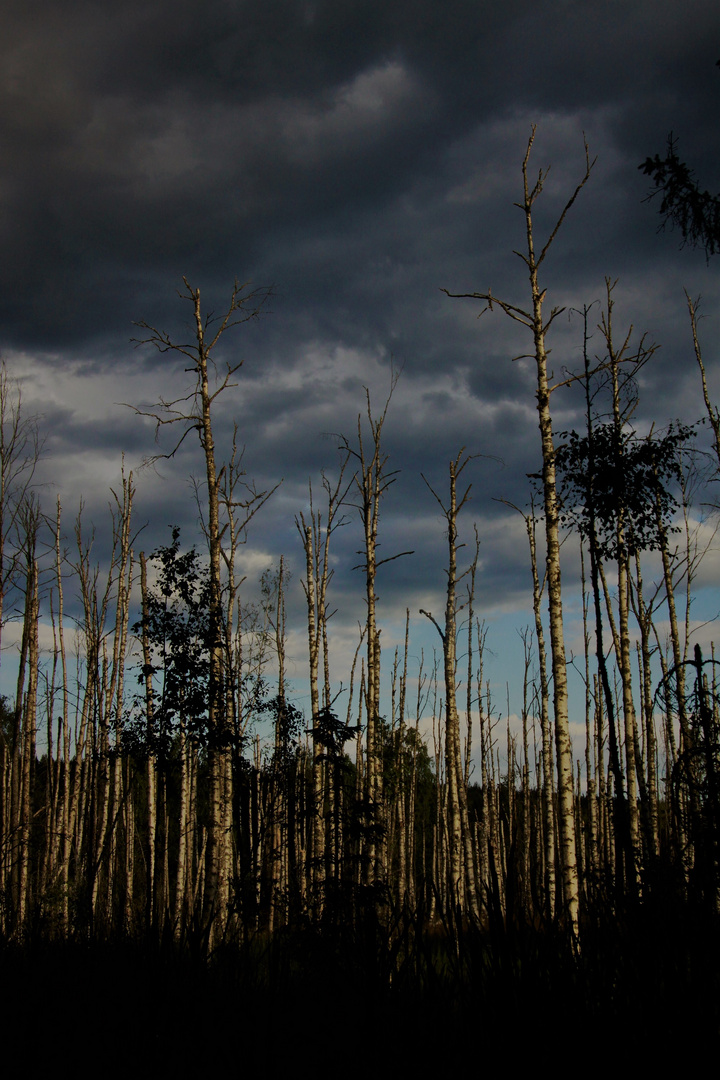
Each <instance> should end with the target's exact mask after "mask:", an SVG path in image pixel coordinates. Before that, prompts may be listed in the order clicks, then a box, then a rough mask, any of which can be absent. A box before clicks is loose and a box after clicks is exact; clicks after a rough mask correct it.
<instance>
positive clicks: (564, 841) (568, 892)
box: [443, 126, 595, 933]
mask: <svg viewBox="0 0 720 1080" xmlns="http://www.w3.org/2000/svg"><path fill="white" fill-rule="evenodd" d="M534 141H535V127H534V126H533V128H532V131H531V134H530V138H529V140H528V145H527V150H526V152H525V157H524V160H523V165H522V176H523V199H522V202H519V203H516V204H515V205H516V206H517V207H519V209H520V210H522V212H523V215H524V217H525V238H526V252H527V254H525V253H523V252H516V254H517V255H519V256H520V258H521V259H522V261H523V262H524V263H525V266H526V267H527V271H528V277H529V282H530V299H531V309H530V310H529V311H528V310H525V309H524V308H521V307H518V306H517V305H516V304H511V303H509V302H508V301H507V300H500V299H498V298H497V297H496V296H493V294H492V292H491V291H490V290H488V292H485V293H482V292H474V293H450V292H448V291H447V290H446V289H445V290H443V291H444V292H446V293H447V295H448V296H452V297H464V298H469V299H474V300H482V301H483V302H484V303H485V304H486V307H485V308H484V309H483V313H484V311H488V310H489V311H493V309H494V305H495V304H497V306H498V307H499V308H500V309H501V310H502V311H503V312H504V313H505V314H506V315H507V316H508V317H509V318H511V319H513V320H514V321H515V322H518V323H520V325H521V326H524V327H525V328H526V329H528V330H529V331H530V332H531V333H532V336H533V344H534V350H533V352H532V353H531V354H523V355H530V356H532V358H533V359H534V360H535V364H536V369H537V395H536V396H537V410H538V420H539V427H540V438H541V447H542V461H543V469H542V482H543V498H544V509H545V539H546V542H547V555H546V566H547V586H548V606H549V612H550V647H551V654H552V673H553V695H554V710H555V740H556V744H557V765H558V811H559V813H558V820H559V826H560V849H561V857H562V876H563V897H564V904H565V909H566V912H567V917H568V921H569V923H570V926H571V927H572V928H573V931H574V932H575V933H577V930H578V901H579V884H578V870H577V859H576V851H575V812H574V779H573V759H572V743H571V739H570V724H569V717H568V688H567V661H566V657H565V636H564V629H563V608H562V583H561V572H560V518H559V506H558V494H557V484H556V477H555V442H554V438H553V425H552V414H551V410H550V395H551V393H552V392H553V390H555V389H557V388H558V386H560V385H563V383H559V384H557V385H556V386H553V385H551V380H552V377H553V376H552V373H550V372H549V371H548V350H547V347H546V337H547V333H548V331H549V330H550V327H551V326H552V324H553V322H554V321H555V319H556V318H557V317H558V315H560V314H561V312H562V311H564V308H559V307H554V308H552V310H551V312H550V315H549V317H546V315H545V313H544V303H545V296H546V292H547V290H546V289H544V288H542V287H541V285H540V278H539V272H540V267H541V266H542V264H543V262H544V261H545V258H546V256H547V254H548V251H549V250H550V247H551V246H552V243H553V241H554V240H555V238H556V237H557V234H558V231H559V229H560V227H561V226H562V224H563V222H564V220H565V218H566V216H567V214H568V211H569V210H570V208H571V207H572V205H573V204H574V202H575V200H576V199H577V197H578V195H579V194H580V191H581V190H582V188H583V187H584V186H585V184H586V183H587V181H588V180H589V179H590V173H591V170H592V167H593V165H594V164H595V162H594V161H591V160H590V155H589V151H588V146H587V143H585V172H584V174H583V176H582V178H581V180H580V182H579V184H578V185H577V187H576V188H575V190H574V192H573V194H572V195H571V196H570V198H569V199H568V201H567V202H566V204H565V206H564V208H563V210H562V212H561V213H560V215H559V217H558V218H557V220H556V223H555V226H554V228H553V229H552V232H551V233H550V235H549V237H548V238H547V240H546V241H545V243H544V245H543V247H542V249H541V251H540V254H539V255H537V254H536V252H535V235H534V227H533V207H534V204H535V202H536V201H537V199H538V197H539V196H540V194H541V193H542V190H543V187H544V184H545V180H546V178H547V170H545V172H543V171H542V170H540V172H539V173H538V178H537V180H536V181H535V183H534V184H533V185H532V186H531V183H530V179H529V177H528V163H529V161H530V153H531V151H532V147H533V142H534ZM516 359H519V357H517V358H516Z"/></svg>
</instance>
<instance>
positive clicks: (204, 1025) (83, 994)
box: [0, 897, 720, 1076]
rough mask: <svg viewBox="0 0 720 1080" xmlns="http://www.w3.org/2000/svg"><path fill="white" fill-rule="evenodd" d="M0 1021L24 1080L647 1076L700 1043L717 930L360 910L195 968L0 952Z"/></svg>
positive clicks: (93, 953)
mask: <svg viewBox="0 0 720 1080" xmlns="http://www.w3.org/2000/svg"><path fill="white" fill-rule="evenodd" d="M0 1009H1V1013H0V1016H1V1017H2V1026H3V1029H4V1031H5V1033H6V1036H7V1037H10V1038H12V1040H13V1043H14V1044H16V1045H18V1046H20V1045H23V1044H24V1045H27V1046H29V1047H30V1053H31V1056H32V1060H33V1062H34V1065H35V1066H36V1067H40V1066H41V1064H42V1063H44V1062H50V1061H54V1062H55V1063H59V1062H62V1061H64V1062H65V1064H66V1065H67V1067H68V1068H69V1070H70V1071H72V1073H73V1074H74V1075H80V1076H84V1075H88V1076H89V1075H95V1074H96V1073H97V1071H98V1069H100V1070H101V1071H103V1072H110V1074H111V1075H112V1074H113V1073H115V1072H117V1073H118V1074H119V1073H120V1072H121V1071H124V1070H125V1069H126V1068H127V1067H133V1066H134V1067H136V1068H141V1069H150V1070H153V1071H154V1070H155V1069H162V1070H163V1072H165V1071H168V1070H170V1069H177V1070H178V1071H179V1075H190V1074H192V1073H194V1072H196V1071H200V1070H202V1071H203V1072H204V1073H207V1072H212V1073H214V1074H215V1073H216V1074H218V1075H219V1074H220V1071H221V1070H222V1075H224V1076H234V1075H237V1076H240V1075H241V1073H244V1072H245V1071H246V1070H247V1069H249V1068H263V1069H264V1070H265V1071H267V1070H268V1069H271V1070H272V1069H285V1068H287V1067H288V1066H296V1067H298V1068H302V1066H303V1064H304V1065H305V1066H306V1067H307V1066H308V1065H310V1064H311V1063H312V1062H314V1061H315V1062H317V1063H318V1066H321V1067H322V1071H323V1072H329V1071H332V1072H335V1071H342V1072H343V1073H344V1074H349V1075H358V1074H359V1073H375V1072H380V1073H381V1074H385V1073H386V1072H389V1071H391V1070H395V1069H400V1068H402V1069H405V1070H406V1069H408V1068H419V1069H421V1070H422V1069H423V1068H424V1069H425V1070H430V1069H436V1068H442V1069H447V1068H452V1067H457V1068H463V1069H467V1068H468V1067H469V1066H471V1065H472V1064H475V1063H476V1064H477V1065H478V1066H479V1065H480V1064H481V1063H484V1064H487V1063H491V1062H492V1063H497V1064H500V1063H502V1062H503V1061H505V1062H506V1063H507V1064H508V1065H510V1066H511V1067H512V1068H514V1069H517V1070H520V1069H522V1070H523V1071H524V1070H525V1068H527V1069H536V1068H538V1066H539V1065H540V1064H541V1062H542V1061H543V1060H545V1061H548V1062H550V1061H552V1062H553V1063H554V1064H559V1063H560V1060H561V1058H560V1057H558V1055H564V1054H566V1053H567V1054H570V1055H573V1057H572V1058H569V1059H567V1061H568V1068H572V1069H575V1068H577V1067H581V1064H582V1062H583V1060H585V1061H587V1062H588V1064H591V1065H592V1064H593V1063H595V1064H597V1065H598V1066H601V1067H602V1065H601V1063H602V1061H603V1060H605V1061H606V1064H608V1065H611V1064H612V1063H613V1061H614V1062H616V1063H619V1062H620V1060H622V1062H623V1064H624V1065H625V1066H628V1065H630V1064H632V1063H635V1064H636V1065H638V1066H640V1065H643V1066H647V1064H648V1063H650V1062H655V1063H660V1062H667V1061H668V1060H669V1059H670V1058H672V1057H673V1056H675V1055H676V1054H683V1055H687V1053H688V1052H689V1051H688V1047H691V1048H692V1050H693V1052H698V1053H700V1052H701V1051H702V1049H703V1048H704V1047H707V1048H711V1047H715V1046H716V1045H717V1039H718V1036H720V922H719V921H718V919H717V917H716V916H715V915H713V914H709V913H708V912H707V911H706V910H702V909H696V908H694V907H693V906H692V905H691V904H689V903H688V902H687V901H686V900H683V901H681V900H678V899H676V900H673V899H672V898H668V897H663V898H662V900H653V899H650V900H646V901H644V902H643V903H636V904H635V905H633V906H629V907H628V908H627V910H626V911H625V912H624V913H623V914H622V915H618V913H617V910H616V909H615V910H614V911H613V914H612V916H608V915H607V913H606V912H605V911H604V910H603V908H602V907H600V906H598V908H597V910H595V911H589V912H586V913H585V916H584V919H583V926H582V947H581V948H580V949H577V948H576V947H575V946H574V945H573V943H572V941H570V940H568V938H567V936H566V935H565V934H564V933H563V932H562V931H561V930H560V929H559V928H557V927H556V926H549V927H545V928H543V927H539V926H537V925H536V926H531V925H529V924H527V923H524V922H523V921H522V920H515V921H514V922H510V923H509V924H508V923H507V922H505V921H501V920H500V918H496V919H488V920H486V922H485V923H484V925H480V926H465V927H463V928H460V929H457V928H455V929H453V928H452V927H451V926H449V925H448V924H447V923H445V924H443V923H439V924H437V925H428V924H427V922H426V921H425V920H423V919H422V918H421V917H420V916H419V915H417V914H415V915H413V914H411V913H408V912H397V913H395V914H394V916H390V917H388V918H387V919H386V920H385V922H384V923H381V921H380V920H379V919H378V918H377V917H375V915H374V913H373V912H372V911H368V913H367V917H366V918H365V919H364V920H362V921H360V922H357V923H356V924H355V926H350V925H349V924H347V925H343V924H342V922H341V921H338V920H334V922H333V924H332V925H311V924H309V923H308V924H307V925H305V926H298V927H295V928H292V929H284V930H281V931H278V932H276V933H275V934H274V935H273V936H272V937H268V936H267V935H262V934H256V935H254V936H251V937H249V938H247V939H246V940H245V941H244V942H242V943H232V944H227V945H225V946H223V947H222V948H220V949H218V950H216V952H215V953H214V954H213V955H212V956H211V957H210V959H209V960H205V961H201V960H200V959H199V958H198V957H193V956H192V955H191V954H190V952H189V951H187V950H179V949H176V948H175V947H174V946H170V945H166V946H158V945H156V944H152V945H151V944H149V943H148V942H142V941H127V940H125V941H104V942H97V941H96V942H84V943H83V942H80V941H77V940H76V941H69V942H58V941H54V942H51V941H43V940H27V941H25V942H24V943H22V944H21V943H18V942H14V943H13V942H7V943H5V944H4V945H2V947H1V948H0ZM588 1054H590V1059H588V1058H587V1055H588ZM574 1055H580V1056H577V1057H576V1056H574ZM31 1071H32V1070H31Z"/></svg>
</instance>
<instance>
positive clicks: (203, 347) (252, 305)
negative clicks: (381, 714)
mask: <svg viewBox="0 0 720 1080" xmlns="http://www.w3.org/2000/svg"><path fill="white" fill-rule="evenodd" d="M183 283H184V286H185V288H184V290H183V291H182V292H180V293H179V295H180V296H181V298H182V299H184V300H188V301H189V302H190V304H191V305H192V309H193V319H194V341H191V342H189V343H181V342H177V341H174V340H173V339H172V338H171V337H170V335H169V334H168V333H167V332H166V331H164V330H158V329H157V328H156V327H155V326H152V325H151V324H150V323H147V322H145V321H144V320H143V321H141V322H139V323H138V324H137V325H138V326H139V327H140V328H141V329H142V330H146V331H147V332H148V337H146V338H143V339H142V340H140V341H138V342H137V344H139V345H145V344H149V345H153V346H154V347H155V348H156V349H157V350H158V352H160V353H172V354H174V355H176V356H178V357H184V358H185V359H186V360H189V362H190V367H189V368H188V369H186V370H188V371H189V372H191V373H192V375H193V376H194V378H195V384H194V386H192V387H191V388H190V389H189V391H188V392H187V393H185V394H184V395H182V396H181V397H178V398H174V399H172V400H165V399H163V398H161V399H160V401H159V402H158V403H157V404H156V405H154V406H151V407H150V408H149V409H142V408H138V407H136V406H131V407H132V408H134V409H135V411H136V412H137V413H138V414H139V415H141V416H150V417H152V418H153V419H154V420H155V423H156V433H158V434H159V432H160V430H161V428H162V427H163V426H165V425H173V424H180V425H181V427H182V429H183V431H182V435H181V436H180V438H179V439H178V441H177V442H176V444H175V446H174V448H173V449H172V450H171V451H170V452H169V453H167V454H160V455H158V458H160V457H166V458H167V457H173V456H174V455H175V454H176V453H177V451H178V449H179V447H180V445H181V444H182V443H183V442H184V440H185V438H186V437H187V435H189V434H190V432H192V431H196V432H197V434H198V438H199V440H200V446H201V447H202V450H203V454H204V456H205V472H206V483H207V520H206V522H205V531H206V535H207V540H208V546H209V549H210V610H209V618H210V685H209V702H208V728H209V731H208V741H209V759H210V777H211V779H210V789H211V792H210V811H209V823H208V836H207V851H206V878H205V921H206V923H207V925H208V926H209V927H211V926H212V925H213V924H214V923H215V920H216V919H218V920H219V921H220V922H222V919H223V916H224V912H223V911H222V910H219V908H220V907H222V904H221V902H220V901H221V899H222V897H224V896H225V895H226V890H225V888H224V886H223V885H222V884H221V882H220V880H219V878H220V873H221V866H222V864H223V863H224V861H225V860H224V836H223V824H224V822H225V819H226V815H225V811H226V807H225V795H226V792H225V787H226V785H225V782H224V778H225V775H226V767H225V766H226V760H225V759H226V756H227V753H228V739H229V737H230V736H231V734H232V733H231V732H230V731H228V730H227V723H226V719H227V718H226V716H225V710H224V707H223V706H224V700H225V692H224V670H223V660H224V647H223V629H224V618H223V609H222V578H221V564H222V535H223V532H224V531H225V528H224V527H223V526H222V525H221V521H220V503H221V485H222V480H223V475H224V472H225V467H224V466H222V467H218V464H217V461H216V453H215V437H214V432H213V423H212V408H213V405H214V403H215V402H216V401H217V399H218V398H219V397H220V395H221V394H223V393H224V391H225V390H227V389H229V388H231V387H234V386H236V385H237V383H234V382H233V381H232V380H233V377H234V375H235V374H236V373H237V372H238V371H239V369H240V368H241V367H242V364H243V361H242V360H240V361H238V362H237V363H235V364H230V363H227V364H226V365H225V368H226V370H225V373H224V374H220V373H219V372H218V369H217V364H216V361H215V357H214V353H215V350H216V349H217V348H218V346H219V344H220V342H221V340H222V338H223V336H224V334H225V333H226V332H227V331H228V330H230V329H232V328H233V327H235V326H238V325H240V324H242V323H246V322H249V321H250V320H251V319H256V318H257V317H258V316H259V315H260V311H261V309H262V305H263V303H264V302H265V301H266V300H267V298H268V296H269V295H270V290H268V289H260V290H249V289H248V286H247V285H241V284H240V283H239V282H238V281H236V282H235V284H234V286H233V290H232V294H231V297H230V303H229V304H228V307H227V310H226V312H225V314H224V315H223V316H221V317H217V318H216V317H215V316H214V315H213V313H208V314H206V315H203V312H202V308H201V305H200V290H199V289H195V288H193V287H192V286H191V285H190V283H189V282H188V280H187V278H185V277H184V278H183ZM213 376H214V385H213ZM156 460H157V459H156Z"/></svg>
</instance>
